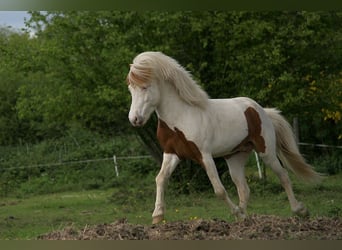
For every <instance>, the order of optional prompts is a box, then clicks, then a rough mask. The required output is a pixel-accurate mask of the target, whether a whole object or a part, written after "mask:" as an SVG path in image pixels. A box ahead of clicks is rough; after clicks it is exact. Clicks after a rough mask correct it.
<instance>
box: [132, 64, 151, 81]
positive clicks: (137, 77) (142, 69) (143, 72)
mask: <svg viewBox="0 0 342 250" xmlns="http://www.w3.org/2000/svg"><path fill="white" fill-rule="evenodd" d="M151 76H152V70H151V68H149V67H147V66H146V65H142V64H138V63H133V64H131V65H130V71H129V73H128V75H127V84H128V85H130V84H132V85H137V86H141V85H144V84H146V83H147V82H148V81H149V80H150V79H151Z"/></svg>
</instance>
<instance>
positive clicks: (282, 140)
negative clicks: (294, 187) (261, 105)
mask: <svg viewBox="0 0 342 250" xmlns="http://www.w3.org/2000/svg"><path fill="white" fill-rule="evenodd" d="M265 112H266V113H267V115H268V117H269V118H271V121H272V123H273V126H274V129H275V135H276V147H277V155H278V158H279V159H280V161H281V162H282V164H283V165H285V166H286V167H287V168H288V169H290V170H291V171H292V172H294V173H295V175H297V176H298V177H301V178H302V179H304V180H305V181H308V182H318V181H320V179H321V177H322V175H321V174H319V173H317V172H316V171H315V170H314V169H313V168H312V166H311V165H309V164H307V163H306V162H305V159H304V158H303V156H302V155H301V154H300V152H299V149H298V147H297V143H296V141H295V135H294V133H293V131H292V128H291V125H290V124H289V123H288V122H287V121H286V119H285V118H284V117H283V116H282V115H281V114H280V111H279V110H277V109H267V108H266V109H265Z"/></svg>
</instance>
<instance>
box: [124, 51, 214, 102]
mask: <svg viewBox="0 0 342 250" xmlns="http://www.w3.org/2000/svg"><path fill="white" fill-rule="evenodd" d="M153 77H154V78H157V80H159V81H165V82H169V83H171V84H173V85H174V87H175V88H176V89H177V92H178V94H179V96H180V97H181V98H182V99H183V100H184V101H185V102H187V103H188V104H190V105H193V106H198V107H201V108H205V107H206V105H207V102H208V95H207V93H206V92H205V91H204V90H203V89H202V88H201V87H200V86H199V85H198V84H197V83H196V82H195V80H194V79H193V78H192V76H191V74H190V73H189V72H188V71H186V70H185V69H184V68H183V67H182V66H181V65H180V64H179V63H178V62H177V61H176V60H174V59H173V58H171V57H168V56H166V55H164V54H163V53H161V52H143V53H141V54H139V55H137V56H136V57H135V58H134V60H133V64H131V68H130V72H129V74H128V76H127V81H128V84H133V85H143V84H146V83H148V81H150V80H151V78H153Z"/></svg>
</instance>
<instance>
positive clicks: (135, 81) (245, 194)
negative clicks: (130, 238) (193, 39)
mask: <svg viewBox="0 0 342 250" xmlns="http://www.w3.org/2000/svg"><path fill="white" fill-rule="evenodd" d="M127 83H128V88H129V91H130V93H131V97H132V103H131V108H130V111H129V120H130V122H131V123H132V125H133V126H143V125H144V124H145V123H146V122H147V120H148V119H149V117H150V115H151V114H152V112H154V111H155V112H156V113H157V115H158V118H159V120H158V130H157V137H158V140H159V142H160V145H161V146H162V148H163V150H164V155H163V163H162V166H161V170H160V172H159V174H158V176H157V177H156V184H157V194H156V204H155V210H154V212H153V215H152V217H153V223H158V222H160V221H162V220H163V219H164V212H165V202H164V189H165V184H166V181H167V179H168V178H169V177H170V175H171V174H172V172H173V171H174V169H175V168H176V166H177V164H178V163H179V161H180V160H182V159H185V158H187V159H191V160H193V161H195V162H197V163H199V164H200V165H202V166H203V168H204V169H205V171H206V173H207V175H208V177H209V179H210V181H211V183H212V185H213V188H214V191H215V193H216V195H217V196H218V197H220V198H222V199H223V200H224V201H225V202H226V203H227V204H228V206H229V207H230V209H231V211H232V213H233V214H234V215H236V216H237V217H239V218H244V217H245V216H246V208H247V202H248V198H249V187H248V185H247V182H246V178H245V174H244V165H245V163H246V161H247V159H248V156H249V154H250V153H251V151H252V150H255V151H256V152H257V153H258V154H259V156H260V157H261V158H262V159H263V161H264V162H265V164H267V165H268V166H270V167H271V168H272V170H274V172H275V173H276V174H277V176H278V177H279V179H280V181H281V184H282V185H283V187H284V189H285V191H286V193H287V196H288V199H289V202H290V205H291V209H292V211H293V212H294V213H297V214H302V215H306V214H307V209H306V208H305V206H304V205H303V204H302V203H301V202H298V201H297V200H296V198H295V196H294V193H293V190H292V186H291V182H290V179H289V178H288V174H287V171H286V170H285V169H284V168H283V167H282V165H281V163H280V162H279V160H278V157H279V158H280V160H281V162H282V163H283V165H284V166H286V167H287V168H289V169H291V170H292V171H293V172H294V173H295V174H297V175H298V176H300V177H303V178H304V179H306V180H318V179H319V175H318V174H317V173H316V172H315V171H314V170H313V169H312V168H311V166H310V165H308V164H307V163H305V161H304V159H303V157H302V156H301V155H300V153H299V151H298V148H297V146H296V143H295V139H294V135H293V133H292V130H291V127H290V125H289V124H288V122H286V120H285V119H284V118H283V117H282V116H281V115H280V112H279V111H277V110H276V109H266V108H262V107H261V106H260V105H259V104H257V103H256V102H255V101H253V100H251V99H249V98H246V97H238V98H232V99H209V98H208V96H207V94H206V92H205V91H203V90H202V89H201V87H200V86H199V85H198V84H197V83H196V82H195V81H194V80H193V79H192V77H191V75H190V73H189V72H187V71H186V70H185V69H184V68H183V67H182V66H181V65H179V64H178V62H177V61H175V60H174V59H173V58H171V57H168V56H166V55H164V54H163V53H161V52H144V53H141V54H139V55H138V56H136V57H135V58H134V60H133V63H132V64H131V65H130V71H129V73H128V76H127ZM215 157H224V158H225V159H226V161H227V164H228V166H229V171H230V174H231V177H232V180H233V181H234V183H235V184H236V186H237V190H238V194H239V199H240V202H239V205H238V206H237V205H235V204H234V203H233V202H232V201H231V199H230V198H229V196H228V194H227V192H226V190H225V188H224V187H223V185H222V183H221V181H220V178H219V176H218V173H217V170H216V166H215V163H214V160H213V158H215Z"/></svg>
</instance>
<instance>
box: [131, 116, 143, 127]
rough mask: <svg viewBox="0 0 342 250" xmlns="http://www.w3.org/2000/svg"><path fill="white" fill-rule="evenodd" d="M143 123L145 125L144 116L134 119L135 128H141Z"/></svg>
mask: <svg viewBox="0 0 342 250" xmlns="http://www.w3.org/2000/svg"><path fill="white" fill-rule="evenodd" d="M143 123H144V119H143V117H142V116H139V115H138V116H136V117H134V120H133V125H134V126H141V125H142V124H143Z"/></svg>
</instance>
